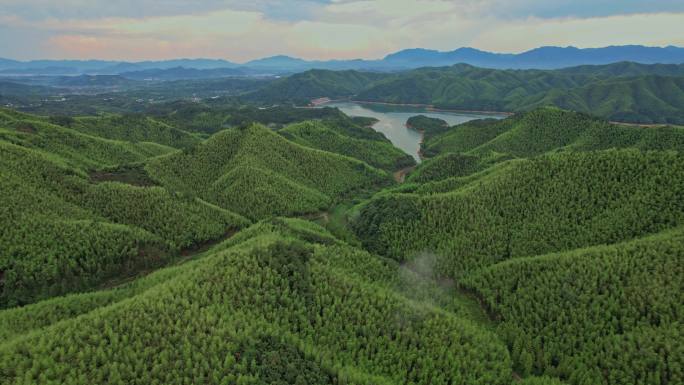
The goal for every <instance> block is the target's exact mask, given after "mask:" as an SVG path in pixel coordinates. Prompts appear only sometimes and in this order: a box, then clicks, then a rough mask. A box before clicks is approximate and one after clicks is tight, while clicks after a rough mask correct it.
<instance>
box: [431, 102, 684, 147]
mask: <svg viewBox="0 0 684 385" xmlns="http://www.w3.org/2000/svg"><path fill="white" fill-rule="evenodd" d="M422 147H423V153H424V154H425V155H426V156H434V155H437V154H444V153H448V152H456V153H465V154H472V155H480V156H485V155H491V154H492V153H495V154H506V155H509V156H512V157H532V156H536V155H540V154H543V153H546V152H549V151H559V150H575V151H593V150H604V149H609V148H638V149H641V150H676V149H681V148H684V130H683V129H681V128H677V127H649V128H641V127H631V126H623V125H616V124H610V123H608V122H606V121H604V120H601V119H598V118H595V117H593V116H589V115H586V114H581V113H576V112H571V111H564V110H559V109H556V108H549V107H547V108H540V109H536V110H534V111H530V112H527V113H522V114H518V115H516V116H513V117H510V118H507V119H504V120H499V121H496V120H482V121H472V122H467V123H464V124H461V125H457V126H454V127H452V128H451V129H450V130H448V131H447V132H445V133H443V134H439V135H434V136H431V137H428V138H426V139H425V141H424V143H423V145H422Z"/></svg>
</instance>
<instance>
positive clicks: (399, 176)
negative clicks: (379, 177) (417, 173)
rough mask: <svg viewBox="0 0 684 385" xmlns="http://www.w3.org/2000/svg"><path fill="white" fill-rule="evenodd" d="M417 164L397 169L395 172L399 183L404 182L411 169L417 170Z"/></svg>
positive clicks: (395, 178)
mask: <svg viewBox="0 0 684 385" xmlns="http://www.w3.org/2000/svg"><path fill="white" fill-rule="evenodd" d="M415 168H416V166H410V167H406V168H402V169H401V170H399V171H395V172H394V174H392V175H393V176H394V180H395V181H396V182H397V183H404V180H406V175H408V174H409V173H410V172H411V171H413V170H415Z"/></svg>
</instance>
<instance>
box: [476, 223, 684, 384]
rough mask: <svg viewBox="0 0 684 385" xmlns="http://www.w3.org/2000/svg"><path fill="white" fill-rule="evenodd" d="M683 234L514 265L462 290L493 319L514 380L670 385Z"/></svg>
mask: <svg viewBox="0 0 684 385" xmlns="http://www.w3.org/2000/svg"><path fill="white" fill-rule="evenodd" d="M683 252H684V232H682V229H681V228H680V229H677V230H673V231H666V232H663V233H660V234H657V235H654V236H650V237H646V238H642V239H638V240H634V241H630V242H626V243H620V244H616V245H610V246H596V247H591V248H586V249H581V250H576V251H571V252H565V253H558V254H549V255H544V256H539V257H533V258H520V259H513V260H511V261H507V262H502V263H499V264H495V265H493V266H490V267H488V268H486V269H483V270H482V271H479V272H477V273H476V274H473V275H472V276H469V277H468V278H467V279H466V280H465V281H464V284H465V285H467V286H469V287H471V288H473V289H474V290H477V292H478V293H479V295H480V296H482V298H483V299H484V301H485V303H486V304H487V306H488V307H489V308H490V309H492V311H493V312H495V313H496V314H498V315H499V317H501V319H502V323H501V324H500V326H499V329H500V334H501V335H502V336H504V339H505V340H506V342H507V344H508V345H509V346H510V347H512V354H513V357H514V359H516V361H517V362H519V368H518V370H519V371H520V373H546V374H548V375H551V376H555V377H561V378H566V379H568V380H569V382H571V383H594V384H601V383H634V384H638V383H641V384H658V383H661V384H662V383H665V384H676V383H679V382H681V381H682V380H684V373H683V372H682V369H681V363H682V358H681V357H684V355H683V354H682V353H684V351H683V350H682V348H681V347H680V346H677V343H676V342H675V341H681V340H682V338H683V337H684V334H683V330H682V327H681V323H680V322H681V319H682V312H683V311H684V308H683V307H682V303H684V291H683V290H682V282H681V279H679V278H681V277H682V274H683V273H684V270H683V269H684V266H683V265H682V262H681V256H682V253H683Z"/></svg>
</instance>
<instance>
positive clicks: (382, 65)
mask: <svg viewBox="0 0 684 385" xmlns="http://www.w3.org/2000/svg"><path fill="white" fill-rule="evenodd" d="M621 61H631V62H637V63H643V64H653V63H663V64H679V63H684V48H682V47H675V46H667V47H645V46H640V45H626V46H610V47H604V48H575V47H540V48H535V49H533V50H530V51H526V52H522V53H519V54H508V53H493V52H487V51H481V50H478V49H474V48H459V49H456V50H453V51H446V52H445V51H435V50H429V49H422V48H414V49H406V50H402V51H399V52H396V53H393V54H390V55H387V56H386V57H384V58H383V59H380V60H363V59H356V60H327V61H318V60H314V61H310V60H304V59H299V58H294V57H290V56H284V55H279V56H272V57H267V58H263V59H258V60H252V61H249V62H246V63H241V64H238V63H234V62H230V61H227V60H221V59H174V60H162V61H143V62H121V61H106V60H32V61H16V60H11V59H2V58H0V75H27V74H31V75H79V74H109V75H116V74H126V73H133V74H132V75H131V77H132V78H138V79H139V78H147V77H151V78H156V77H158V78H160V79H169V78H173V79H181V78H208V77H216V76H252V75H267V74H271V75H272V74H286V73H294V72H301V71H306V70H309V69H331V70H342V69H355V70H367V71H399V70H406V69H413V68H419V67H438V66H449V65H453V64H457V63H465V64H470V65H474V66H478V67H485V68H495V69H558V68H564V67H571V66H578V65H601V64H609V63H615V62H621ZM218 69H224V71H217V70H218ZM225 69H233V70H234V71H225ZM160 70H163V71H164V72H159V73H157V72H155V71H160ZM188 70H191V71H188ZM198 70H199V71H200V72H198ZM146 71H147V72H146ZM201 71H205V72H204V73H203V72H201Z"/></svg>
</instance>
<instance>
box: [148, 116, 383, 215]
mask: <svg viewBox="0 0 684 385" xmlns="http://www.w3.org/2000/svg"><path fill="white" fill-rule="evenodd" d="M147 170H148V172H149V174H150V176H152V178H154V179H155V180H157V181H159V182H160V183H161V184H162V185H164V186H166V187H167V188H169V189H170V190H172V191H181V192H183V193H185V194H190V195H195V194H196V195H197V196H199V197H202V199H205V200H207V201H209V202H212V203H215V204H218V205H219V206H222V207H225V208H228V209H231V210H234V211H236V212H238V213H241V214H243V215H245V216H248V217H250V218H253V219H261V218H263V217H265V216H268V215H295V214H305V213H311V212H316V211H319V210H321V209H324V208H326V207H328V206H329V205H331V204H332V203H333V202H334V201H336V200H338V199H339V198H342V197H345V196H347V197H348V196H350V195H351V194H353V193H359V192H360V191H363V190H370V189H373V188H377V187H380V186H383V185H387V184H389V182H390V178H389V175H388V174H387V173H385V172H383V171H380V170H378V169H375V168H373V167H370V166H368V165H367V164H365V163H363V162H361V161H358V160H355V159H353V158H349V157H346V156H342V155H337V154H332V153H328V152H324V151H319V150H314V149H311V148H308V147H304V146H301V145H299V144H296V143H293V142H290V141H288V140H286V139H285V138H283V137H282V136H280V135H278V134H277V133H274V132H272V131H271V130H269V129H267V128H266V127H264V126H261V125H258V124H253V125H249V126H242V127H238V128H233V129H229V130H225V131H222V132H219V133H218V134H215V135H214V136H212V137H211V138H210V139H209V140H207V141H206V142H204V143H202V144H200V145H198V146H196V147H194V148H193V149H191V150H189V151H186V152H184V153H174V154H170V155H169V156H165V157H159V158H155V159H152V160H150V162H149V163H148V165H147ZM272 185H273V186H279V187H280V189H278V188H272V187H271V186H272Z"/></svg>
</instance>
